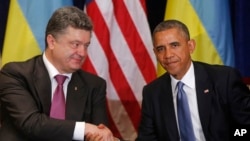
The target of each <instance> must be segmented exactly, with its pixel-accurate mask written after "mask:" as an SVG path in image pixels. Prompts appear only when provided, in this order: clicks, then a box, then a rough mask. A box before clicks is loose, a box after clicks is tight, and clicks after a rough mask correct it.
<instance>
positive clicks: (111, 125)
mask: <svg viewBox="0 0 250 141" xmlns="http://www.w3.org/2000/svg"><path fill="white" fill-rule="evenodd" d="M107 107H108V106H107ZM108 117H109V128H110V130H111V131H112V133H113V136H115V137H117V138H120V139H121V138H122V136H121V134H120V132H119V130H118V128H117V127H116V125H115V122H114V120H113V118H112V116H111V114H110V110H109V109H108Z"/></svg>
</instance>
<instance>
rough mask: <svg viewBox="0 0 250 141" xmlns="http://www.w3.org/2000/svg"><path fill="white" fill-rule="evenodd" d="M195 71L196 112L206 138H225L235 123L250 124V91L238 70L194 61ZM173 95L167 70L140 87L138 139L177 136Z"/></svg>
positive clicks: (162, 140)
mask: <svg viewBox="0 0 250 141" xmlns="http://www.w3.org/2000/svg"><path fill="white" fill-rule="evenodd" d="M194 72H195V84H196V93H197V102H198V112H199V116H200V121H201V126H202V129H203V132H204V135H205V138H206V140H207V141H228V140H230V138H231V136H232V130H233V129H234V127H235V126H236V125H250V92H249V89H248V88H247V87H246V85H245V84H244V83H243V82H242V80H241V76H240V74H239V73H238V71H236V70H234V69H232V68H229V67H226V66H218V65H208V64H204V63H200V62H194ZM205 90H209V92H208V93H206V92H205ZM172 95H173V94H172V88H171V78H170V75H169V74H168V73H165V74H164V75H163V76H161V77H159V78H158V79H156V80H155V81H153V82H152V83H150V84H148V85H146V86H145V87H144V88H143V101H142V119H141V123H140V127H139V133H138V138H137V140H138V141H178V140H180V138H179V133H178V127H177V121H176V119H177V118H176V117H175V111H174V103H173V96H172Z"/></svg>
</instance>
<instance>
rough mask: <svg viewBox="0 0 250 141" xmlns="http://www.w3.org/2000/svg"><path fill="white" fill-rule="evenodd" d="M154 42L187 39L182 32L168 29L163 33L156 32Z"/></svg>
mask: <svg viewBox="0 0 250 141" xmlns="http://www.w3.org/2000/svg"><path fill="white" fill-rule="evenodd" d="M153 39H154V41H161V40H173V39H175V40H176V39H178V40H182V39H185V36H184V34H183V32H182V31H180V30H179V29H176V28H171V29H166V30H163V31H159V32H156V33H155V34H154V38H153Z"/></svg>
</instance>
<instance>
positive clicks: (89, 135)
mask: <svg viewBox="0 0 250 141" xmlns="http://www.w3.org/2000/svg"><path fill="white" fill-rule="evenodd" d="M85 130H86V131H85V133H86V134H85V140H86V141H119V139H117V138H115V137H114V136H113V134H112V132H111V131H110V130H109V128H107V127H106V126H105V125H103V124H99V125H98V126H96V125H92V124H89V123H86V125H85Z"/></svg>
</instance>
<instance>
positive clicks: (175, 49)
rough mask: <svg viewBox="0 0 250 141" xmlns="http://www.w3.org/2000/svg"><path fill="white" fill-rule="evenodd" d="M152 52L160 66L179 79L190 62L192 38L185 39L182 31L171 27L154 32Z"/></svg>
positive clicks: (192, 47)
mask: <svg viewBox="0 0 250 141" xmlns="http://www.w3.org/2000/svg"><path fill="white" fill-rule="evenodd" d="M153 40H154V52H155V55H156V58H157V60H158V61H159V63H160V64H161V65H162V67H163V68H164V69H165V70H166V71H168V72H169V73H170V74H171V75H173V76H174V77H175V78H176V79H181V78H182V77H183V76H184V75H185V73H186V72H187V70H188V68H189V66H190V64H191V56H190V54H191V53H192V52H193V51H194V48H195V42H194V40H187V39H186V38H185V36H184V35H183V33H182V32H180V31H179V30H178V29H175V28H172V29H168V30H164V31H160V32H156V33H155V34H154V37H153Z"/></svg>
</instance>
